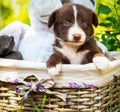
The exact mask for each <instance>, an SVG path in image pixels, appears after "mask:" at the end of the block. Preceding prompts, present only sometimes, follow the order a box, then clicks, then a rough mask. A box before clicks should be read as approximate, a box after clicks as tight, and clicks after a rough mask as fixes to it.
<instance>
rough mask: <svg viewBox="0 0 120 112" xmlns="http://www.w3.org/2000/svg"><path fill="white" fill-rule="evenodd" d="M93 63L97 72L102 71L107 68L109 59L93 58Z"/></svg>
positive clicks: (102, 57)
mask: <svg viewBox="0 0 120 112" xmlns="http://www.w3.org/2000/svg"><path fill="white" fill-rule="evenodd" d="M93 63H94V64H95V66H96V68H97V69H98V70H104V69H106V68H107V67H108V66H109V59H108V58H106V57H104V56H95V57H94V58H93Z"/></svg>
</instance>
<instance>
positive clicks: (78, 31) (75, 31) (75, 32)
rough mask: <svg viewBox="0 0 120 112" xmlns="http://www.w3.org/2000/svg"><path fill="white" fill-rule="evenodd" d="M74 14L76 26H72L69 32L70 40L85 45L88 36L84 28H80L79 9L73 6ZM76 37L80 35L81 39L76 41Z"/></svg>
mask: <svg viewBox="0 0 120 112" xmlns="http://www.w3.org/2000/svg"><path fill="white" fill-rule="evenodd" d="M73 13H74V18H75V21H74V24H73V25H72V27H71V28H70V29H69V30H68V40H69V41H70V42H71V41H72V42H76V43H80V44H81V43H84V42H85V40H86V34H85V32H84V31H83V30H82V28H80V26H79V25H78V22H77V13H78V12H77V9H76V6H73ZM74 35H79V36H80V38H79V39H78V40H77V41H76V40H75V39H74Z"/></svg>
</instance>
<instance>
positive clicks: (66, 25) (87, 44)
mask: <svg viewBox="0 0 120 112" xmlns="http://www.w3.org/2000/svg"><path fill="white" fill-rule="evenodd" d="M52 25H53V30H54V33H55V37H56V40H55V43H54V45H53V49H54V53H53V54H52V55H51V56H50V58H49V59H48V61H47V69H48V72H49V73H50V74H52V75H56V74H58V73H59V72H60V70H61V64H86V63H91V62H93V63H94V64H95V65H96V67H97V69H104V68H106V67H107V66H108V62H109V61H108V59H107V58H106V57H105V56H104V55H103V53H102V51H101V50H100V48H99V47H98V46H97V45H96V41H95V39H94V36H93V33H94V30H93V27H92V25H94V26H97V25H98V19H97V16H96V14H95V13H94V12H93V11H92V10H90V9H88V8H86V7H84V6H82V5H78V4H71V3H68V4H65V5H63V7H61V8H59V9H58V10H56V11H54V12H53V13H52V14H51V15H50V17H49V21H48V27H51V26H52Z"/></svg>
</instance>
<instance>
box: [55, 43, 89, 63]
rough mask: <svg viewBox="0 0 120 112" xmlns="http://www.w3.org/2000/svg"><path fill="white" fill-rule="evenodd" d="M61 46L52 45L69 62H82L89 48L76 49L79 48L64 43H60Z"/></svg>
mask: <svg viewBox="0 0 120 112" xmlns="http://www.w3.org/2000/svg"><path fill="white" fill-rule="evenodd" d="M61 45H62V46H61V47H57V46H54V49H55V51H57V52H59V53H60V54H61V56H62V58H64V57H66V58H67V59H68V61H69V62H70V63H71V64H82V63H84V62H83V60H85V58H86V55H87V53H89V50H83V51H77V50H78V49H79V48H77V47H76V46H69V45H67V44H65V43H61Z"/></svg>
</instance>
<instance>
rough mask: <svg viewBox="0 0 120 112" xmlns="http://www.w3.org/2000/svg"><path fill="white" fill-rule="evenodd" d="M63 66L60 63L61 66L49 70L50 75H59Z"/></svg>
mask: <svg viewBox="0 0 120 112" xmlns="http://www.w3.org/2000/svg"><path fill="white" fill-rule="evenodd" d="M61 66H62V64H61V63H59V64H57V65H56V66H54V67H51V68H47V70H48V73H49V74H51V75H58V74H59V72H60V71H61V68H62V67H61Z"/></svg>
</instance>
